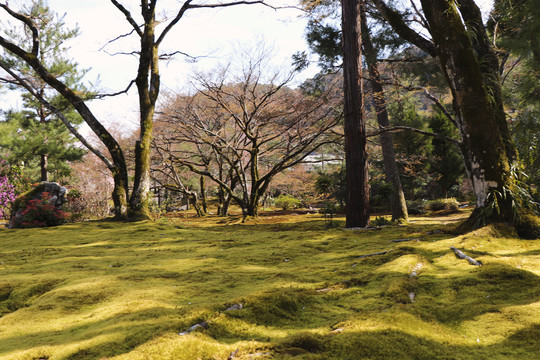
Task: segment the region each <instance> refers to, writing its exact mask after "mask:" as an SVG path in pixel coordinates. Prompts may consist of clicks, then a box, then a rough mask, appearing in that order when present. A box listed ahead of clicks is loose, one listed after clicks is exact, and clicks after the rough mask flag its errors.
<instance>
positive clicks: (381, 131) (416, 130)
mask: <svg viewBox="0 0 540 360" xmlns="http://www.w3.org/2000/svg"><path fill="white" fill-rule="evenodd" d="M403 130H407V131H414V132H417V133H419V134H423V135H427V136H433V137H437V138H439V139H443V140H445V141H448V142H450V143H452V144H454V145H456V146H457V147H458V148H460V147H461V143H460V142H459V141H457V140H455V139H452V138H451V137H448V136H444V135H441V134H437V133H433V132H429V131H424V130H420V129H417V128H413V127H410V126H391V127H386V128H383V127H379V131H376V132H374V133H371V134H367V135H366V137H373V136H378V135H380V134H382V133H385V132H388V131H403Z"/></svg>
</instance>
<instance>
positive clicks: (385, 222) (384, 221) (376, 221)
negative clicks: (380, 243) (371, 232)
mask: <svg viewBox="0 0 540 360" xmlns="http://www.w3.org/2000/svg"><path fill="white" fill-rule="evenodd" d="M370 224H371V225H373V226H385V225H390V224H392V221H391V220H388V219H387V218H385V217H384V216H377V217H376V218H375V219H374V220H372V221H371V223H370Z"/></svg>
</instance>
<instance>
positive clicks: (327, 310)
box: [0, 213, 540, 360]
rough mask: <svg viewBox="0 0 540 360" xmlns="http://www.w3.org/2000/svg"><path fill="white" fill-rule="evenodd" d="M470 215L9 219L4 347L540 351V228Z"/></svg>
mask: <svg viewBox="0 0 540 360" xmlns="http://www.w3.org/2000/svg"><path fill="white" fill-rule="evenodd" d="M466 216H467V213H459V214H454V215H448V216H440V217H424V218H412V221H413V222H411V223H410V224H408V225H403V226H388V227H384V228H382V229H377V230H344V229H342V228H334V229H328V228H327V226H326V224H325V221H324V219H323V218H321V216H319V215H278V214H275V215H274V214H270V215H269V216H262V217H260V218H259V219H256V220H251V221H248V222H247V223H245V224H241V223H239V221H238V219H236V218H232V219H222V218H217V217H209V218H204V219H195V218H188V219H181V218H180V219H178V218H177V219H169V220H168V221H167V223H159V222H157V223H152V222H139V223H114V222H86V223H78V224H70V225H65V226H61V227H54V228H44V229H21V230H5V229H3V230H0V359H21V360H22V359H25V360H26V359H28V360H38V359H48V360H60V359H70V360H75V359H109V360H112V359H114V360H127V359H141V360H142V359H171V360H172V359H174V360H181V359H189V360H194V359H223V360H225V359H228V358H230V359H349V360H352V359H531V360H532V359H540V240H520V239H518V238H516V237H515V235H514V234H513V233H512V232H510V231H509V230H508V229H507V228H504V227H503V226H490V227H486V228H483V229H480V230H476V231H474V232H471V233H468V234H465V235H461V236H455V235H452V234H451V233H450V232H449V230H451V229H452V227H454V226H455V225H456V223H457V221H459V220H460V219H463V218H464V217H466ZM340 221H342V219H340ZM341 224H342V222H341ZM399 239H412V240H411V241H402V242H393V241H392V240H399ZM450 246H455V247H456V248H458V249H461V250H463V251H464V252H465V253H466V254H467V255H470V256H471V257H473V258H475V259H477V260H480V261H482V262H483V263H484V265H483V266H481V267H476V266H472V265H469V264H468V262H467V261H465V260H460V259H458V258H456V256H455V255H454V253H453V252H452V251H451V250H450ZM376 253H380V254H376ZM370 254H376V255H372V256H363V255H370ZM415 275H416V276H415ZM238 304H241V307H242V308H241V309H238V308H239V307H240V306H236V307H235V309H233V310H227V309H228V308H229V307H231V306H233V305H238ZM196 324H200V325H201V326H195V328H194V329H193V330H190V328H191V327H193V326H194V325H196ZM180 333H182V335H181V334H180Z"/></svg>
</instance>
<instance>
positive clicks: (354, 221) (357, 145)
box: [341, 0, 369, 228]
mask: <svg viewBox="0 0 540 360" xmlns="http://www.w3.org/2000/svg"><path fill="white" fill-rule="evenodd" d="M341 7H342V29H343V77H344V80H343V91H344V117H345V124H344V129H345V163H346V165H345V166H346V189H347V191H346V192H347V208H346V224H345V226H346V227H349V228H350V227H365V226H367V225H368V223H369V184H368V162H367V141H366V133H365V123H364V117H363V113H364V101H363V94H362V65H361V64H362V63H361V57H362V50H361V48H362V37H361V21H360V16H361V12H360V1H355V0H342V2H341Z"/></svg>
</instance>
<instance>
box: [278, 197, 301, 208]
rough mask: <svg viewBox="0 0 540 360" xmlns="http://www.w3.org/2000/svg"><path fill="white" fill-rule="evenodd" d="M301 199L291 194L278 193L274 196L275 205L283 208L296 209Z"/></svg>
mask: <svg viewBox="0 0 540 360" xmlns="http://www.w3.org/2000/svg"><path fill="white" fill-rule="evenodd" d="M300 203H301V201H300V200H298V199H297V198H295V197H293V196H291V195H279V196H278V197H277V198H276V201H275V204H276V207H278V208H281V209H283V210H288V209H296V208H297V207H299V206H300Z"/></svg>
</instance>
